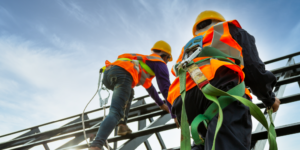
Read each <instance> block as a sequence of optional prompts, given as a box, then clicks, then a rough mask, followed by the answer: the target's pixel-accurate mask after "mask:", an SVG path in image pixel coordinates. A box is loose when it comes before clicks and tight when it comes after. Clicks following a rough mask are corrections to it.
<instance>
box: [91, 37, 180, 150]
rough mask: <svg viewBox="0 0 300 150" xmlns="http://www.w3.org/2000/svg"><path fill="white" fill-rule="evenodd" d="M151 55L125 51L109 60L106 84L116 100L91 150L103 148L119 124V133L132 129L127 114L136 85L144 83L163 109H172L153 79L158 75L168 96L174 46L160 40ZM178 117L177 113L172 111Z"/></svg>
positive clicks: (159, 83) (161, 87)
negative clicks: (163, 99)
mask: <svg viewBox="0 0 300 150" xmlns="http://www.w3.org/2000/svg"><path fill="white" fill-rule="evenodd" d="M151 51H152V54H151V55H141V54H128V53H126V54H122V55H119V57H118V59H117V60H116V61H115V62H113V63H110V62H109V61H106V62H105V64H106V70H105V72H104V78H103V84H104V85H105V86H106V87H107V88H108V89H110V90H113V96H112V102H111V106H110V111H109V114H108V116H107V117H106V118H105V119H104V120H103V122H102V123H101V124H100V127H99V130H98V133H97V136H96V138H95V140H94V141H93V142H92V144H91V146H90V150H102V149H103V148H102V147H103V145H106V144H105V141H106V139H107V138H108V136H109V135H110V133H111V132H112V131H113V129H114V128H115V126H116V125H117V124H118V123H119V124H118V133H117V134H118V135H126V134H129V133H131V132H132V131H131V130H130V129H129V127H128V126H127V125H126V123H127V115H128V112H129V109H130V104H131V100H132V98H133V92H134V91H133V87H135V86H138V85H142V86H143V87H144V88H145V89H146V90H147V92H148V93H149V95H150V96H151V97H152V98H153V99H154V100H155V102H156V104H157V105H158V106H159V107H160V109H162V110H164V111H167V112H170V110H171V104H170V103H168V102H167V105H168V106H167V105H165V104H164V102H163V101H162V100H161V99H160V98H159V96H158V93H157V91H156V89H155V88H154V86H153V85H152V83H151V81H152V79H153V78H154V77H156V80H157V84H158V87H159V89H160V91H161V93H162V95H163V97H164V98H165V99H167V97H168V90H169V87H170V80H169V72H168V68H167V65H166V63H168V62H169V61H172V59H173V58H172V55H171V47H170V45H169V44H168V43H166V42H165V41H158V42H156V43H155V44H154V46H153V47H152V49H151ZM171 116H172V118H175V117H176V116H175V115H171Z"/></svg>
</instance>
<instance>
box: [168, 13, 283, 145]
mask: <svg viewBox="0 0 300 150" xmlns="http://www.w3.org/2000/svg"><path fill="white" fill-rule="evenodd" d="M193 35H194V38H192V39H191V40H190V41H189V42H188V43H187V44H186V45H185V46H184V47H183V48H182V51H181V54H180V56H179V58H178V60H177V62H176V65H174V67H173V68H172V73H173V75H175V76H176V79H175V80H174V81H173V83H172V84H171V86H170V89H169V96H168V101H169V102H170V103H171V104H172V113H173V114H175V115H176V117H177V119H178V121H179V123H180V125H181V149H182V150H189V149H193V150H212V149H213V150H215V149H216V150H250V144H251V131H252V121H251V115H253V117H255V118H256V119H257V120H258V121H259V122H260V123H262V124H263V126H264V127H265V128H266V129H267V131H268V139H269V143H270V149H271V150H277V144H276V132H275V129H274V124H273V122H272V118H271V117H272V115H271V113H272V112H276V111H277V110H278V108H279V105H280V100H279V99H278V98H276V97H275V94H274V93H273V92H272V89H273V87H274V86H275V84H276V77H275V76H274V75H273V74H272V73H271V72H269V71H267V70H265V65H264V63H263V62H262V61H261V59H260V58H259V55H258V52H257V49H256V45H255V40H254V37H253V36H252V35H250V34H249V33H248V32H247V31H245V30H244V29H242V28H241V26H240V24H239V22H238V21H237V20H232V21H226V20H225V18H224V17H223V16H222V15H221V14H219V13H218V12H215V11H211V10H207V11H203V12H201V13H200V14H199V15H198V17H197V19H196V22H195V24H194V26H193ZM246 87H249V88H250V89H251V91H252V93H253V94H254V95H256V96H257V98H258V99H259V100H261V101H263V103H264V104H265V106H266V107H267V108H268V113H269V116H270V119H271V123H270V126H269V125H268V123H267V121H266V118H265V117H264V115H263V114H262V112H261V111H260V109H259V108H258V107H257V106H256V105H255V104H253V103H252V102H251V99H252V96H251V94H250V91H249V90H248V88H246ZM189 125H191V133H192V137H193V139H194V144H193V145H192V146H191V145H190V130H189Z"/></svg>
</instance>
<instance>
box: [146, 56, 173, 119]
mask: <svg viewBox="0 0 300 150" xmlns="http://www.w3.org/2000/svg"><path fill="white" fill-rule="evenodd" d="M146 64H147V65H148V66H149V67H150V68H151V69H152V71H153V72H154V73H155V77H156V81H157V84H158V87H159V90H160V92H161V93H162V95H163V97H164V98H165V100H166V102H167V106H168V107H169V111H170V112H171V108H172V105H171V104H170V103H169V102H168V101H167V98H168V91H169V87H170V85H171V83H170V79H169V71H168V68H167V65H166V64H164V63H162V62H157V61H146ZM146 90H147V92H148V93H149V95H150V96H151V97H152V98H153V99H154V101H155V102H156V104H157V105H158V106H161V105H163V104H164V102H163V101H162V100H161V99H160V97H159V96H158V93H157V91H156V89H155V88H154V86H153V85H152V84H151V86H150V87H149V88H148V89H146ZM171 116H172V118H176V116H175V115H174V114H172V113H171Z"/></svg>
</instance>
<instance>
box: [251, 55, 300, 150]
mask: <svg viewBox="0 0 300 150" xmlns="http://www.w3.org/2000/svg"><path fill="white" fill-rule="evenodd" d="M297 65H299V66H298V67H300V63H299V64H297ZM297 65H295V60H294V59H293V58H289V60H288V62H287V64H286V66H287V67H283V68H282V69H281V70H286V71H287V72H283V73H282V75H281V76H280V78H279V81H281V80H284V79H286V78H290V77H291V74H292V70H291V69H295V68H294V67H295V66H297ZM291 66H293V68H290V69H284V68H288V67H291ZM298 67H297V68H298ZM279 70H280V69H279ZM278 72H279V71H278ZM273 73H274V71H273ZM285 88H286V84H284V85H280V86H276V87H275V91H274V93H275V95H276V97H277V98H279V99H280V98H282V96H283V94H284V91H285ZM264 114H265V117H266V119H267V122H268V124H270V119H269V115H268V113H267V111H266V110H265V112H264ZM276 114H277V112H275V113H273V114H272V118H273V121H275V117H276ZM265 130H266V129H265V128H264V126H263V125H262V124H261V123H258V125H257V127H256V129H255V132H260V131H265ZM266 142H267V140H260V141H257V142H255V141H253V142H252V143H251V148H253V149H254V150H263V149H264V148H265V145H266Z"/></svg>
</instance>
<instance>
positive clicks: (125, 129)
mask: <svg viewBox="0 0 300 150" xmlns="http://www.w3.org/2000/svg"><path fill="white" fill-rule="evenodd" d="M131 132H132V131H131V130H130V128H129V127H128V126H127V125H119V126H118V133H117V135H120V136H124V135H126V134H131Z"/></svg>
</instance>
